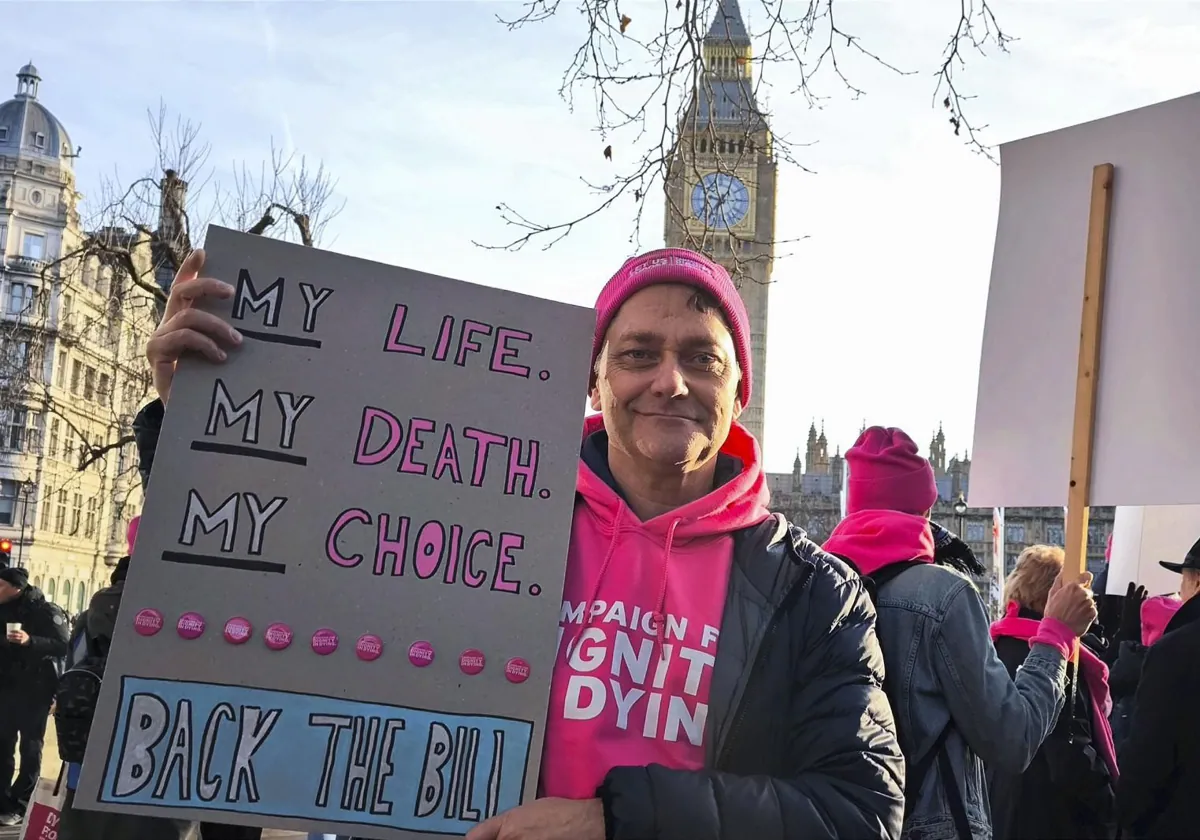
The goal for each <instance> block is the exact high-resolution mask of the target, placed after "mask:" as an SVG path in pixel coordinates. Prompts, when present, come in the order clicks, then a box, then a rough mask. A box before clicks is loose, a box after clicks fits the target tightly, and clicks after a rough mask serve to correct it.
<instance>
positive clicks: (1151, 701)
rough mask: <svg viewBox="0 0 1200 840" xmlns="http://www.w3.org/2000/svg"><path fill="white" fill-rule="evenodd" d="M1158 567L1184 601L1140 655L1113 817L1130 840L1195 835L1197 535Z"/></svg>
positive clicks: (1199, 743)
mask: <svg viewBox="0 0 1200 840" xmlns="http://www.w3.org/2000/svg"><path fill="white" fill-rule="evenodd" d="M1159 565H1160V566H1162V567H1163V568H1164V569H1169V570H1170V571H1172V572H1178V573H1179V575H1180V577H1181V580H1180V585H1179V595H1180V597H1181V598H1182V599H1183V606H1181V607H1180V608H1179V610H1178V611H1177V612H1176V613H1175V615H1174V616H1173V617H1172V618H1171V621H1170V622H1169V623H1168V624H1167V629H1166V631H1165V632H1164V633H1163V636H1162V638H1161V639H1159V640H1158V642H1157V643H1155V644H1154V645H1153V646H1152V647H1151V648H1149V650H1148V651H1147V652H1146V661H1145V665H1143V667H1142V678H1141V682H1140V683H1139V684H1138V691H1137V700H1136V703H1137V708H1136V710H1135V711H1134V714H1133V722H1132V723H1131V725H1130V729H1129V738H1128V740H1127V741H1126V742H1125V747H1124V749H1122V750H1121V753H1120V756H1119V759H1120V768H1121V779H1120V782H1119V784H1118V785H1117V816H1118V818H1119V819H1120V822H1121V826H1122V828H1123V829H1124V833H1123V834H1122V836H1123V837H1128V838H1155V839H1156V840H1157V838H1163V840H1170V838H1176V837H1179V838H1183V837H1196V836H1197V834H1198V829H1197V821H1196V805H1195V800H1194V799H1193V798H1192V797H1194V796H1195V792H1196V791H1197V790H1200V722H1197V720H1196V718H1195V716H1194V715H1192V714H1191V711H1192V710H1193V709H1195V708H1197V707H1198V706H1200V667H1198V664H1200V598H1196V597H1195V596H1196V594H1197V593H1200V540H1197V541H1196V543H1195V545H1193V546H1192V547H1191V550H1189V551H1188V553H1187V554H1186V555H1185V556H1184V558H1183V562H1181V563H1172V562H1167V561H1165V560H1163V561H1159Z"/></svg>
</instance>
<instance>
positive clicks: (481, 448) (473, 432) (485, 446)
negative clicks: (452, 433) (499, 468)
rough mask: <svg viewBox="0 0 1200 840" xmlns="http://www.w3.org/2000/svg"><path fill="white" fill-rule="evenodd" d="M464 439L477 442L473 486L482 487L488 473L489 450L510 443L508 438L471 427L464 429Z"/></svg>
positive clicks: (472, 477)
mask: <svg viewBox="0 0 1200 840" xmlns="http://www.w3.org/2000/svg"><path fill="white" fill-rule="evenodd" d="M463 437H465V438H470V439H471V440H473V441H475V467H474V469H473V470H472V471H471V486H472V487H482V486H483V479H484V475H485V474H486V472H487V460H488V453H489V450H490V449H491V447H492V446H493V445H495V446H504V445H505V444H506V443H508V438H507V437H505V436H504V435H497V434H493V433H492V432H485V431H484V430H483V429H472V428H471V427H470V426H468V427H467V428H465V429H463Z"/></svg>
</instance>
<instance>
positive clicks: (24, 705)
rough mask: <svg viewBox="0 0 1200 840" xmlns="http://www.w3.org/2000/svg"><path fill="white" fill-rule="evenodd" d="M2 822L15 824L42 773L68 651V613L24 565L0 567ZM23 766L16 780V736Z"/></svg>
mask: <svg viewBox="0 0 1200 840" xmlns="http://www.w3.org/2000/svg"><path fill="white" fill-rule="evenodd" d="M0 626H3V629H4V631H5V632H4V635H3V637H0V825H16V824H17V823H19V822H21V819H22V817H23V816H24V814H25V806H26V805H27V804H28V802H29V797H31V796H32V795H33V791H34V788H35V786H36V785H37V780H38V778H39V777H40V776H41V774H42V742H43V740H44V739H45V737H46V721H47V718H48V717H49V714H50V703H51V701H52V700H53V699H54V689H55V686H56V684H57V682H58V671H57V669H56V667H55V660H58V659H60V658H62V657H63V656H66V654H67V641H68V635H69V632H70V629H69V627H68V623H67V617H66V615H65V614H64V613H63V611H62V610H60V609H59V608H58V607H56V606H55V605H54V604H52V603H50V602H49V601H47V600H46V599H45V597H43V595H42V593H41V590H39V589H38V588H37V587H36V586H31V585H30V584H29V574H28V572H26V571H25V570H24V569H19V568H8V569H0ZM18 735H19V736H20V739H21V766H20V771H19V772H18V773H17V778H16V779H15V780H13V771H14V770H15V769H17V768H16V767H15V765H16V761H15V760H14V757H15V756H14V753H15V751H16V749H17V737H18Z"/></svg>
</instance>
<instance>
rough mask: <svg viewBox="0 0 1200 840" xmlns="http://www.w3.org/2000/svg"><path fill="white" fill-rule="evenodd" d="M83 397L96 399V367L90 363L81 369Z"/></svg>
mask: <svg viewBox="0 0 1200 840" xmlns="http://www.w3.org/2000/svg"><path fill="white" fill-rule="evenodd" d="M83 398H84V399H85V400H95V399H96V369H95V368H94V367H91V366H90V365H89V366H88V367H87V368H86V369H85V370H84V371H83Z"/></svg>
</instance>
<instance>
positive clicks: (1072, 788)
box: [988, 545, 1118, 840]
mask: <svg viewBox="0 0 1200 840" xmlns="http://www.w3.org/2000/svg"><path fill="white" fill-rule="evenodd" d="M1065 559H1066V555H1065V554H1064V553H1063V550H1062V549H1061V548H1058V547H1055V546H1047V545H1033V546H1030V547H1028V548H1026V549H1025V550H1024V551H1022V552H1021V556H1020V557H1018V558H1017V563H1016V565H1015V566H1014V567H1013V570H1012V572H1011V573H1010V574H1009V576H1008V581H1007V583H1006V584H1005V588H1004V599H1005V603H1007V605H1008V608H1007V610H1006V614H1005V616H1004V618H1002V619H1000V620H999V621H997V622H995V623H994V624H993V625H992V639H993V641H994V642H995V645H996V652H997V653H999V654H1000V660H1001V661H1002V662H1003V663H1004V665H1005V667H1006V668H1008V673H1009V674H1010V675H1011V676H1012V677H1013V678H1014V679H1016V677H1017V672H1018V671H1019V670H1020V668H1021V666H1022V665H1024V664H1025V660H1026V658H1028V656H1029V654H1030V645H1029V640H1030V639H1032V638H1033V637H1034V636H1036V635H1037V633H1038V630H1039V628H1040V627H1041V621H1042V617H1043V615H1044V614H1045V610H1046V600H1047V598H1048V597H1049V596H1050V590H1051V588H1052V587H1053V586H1054V581H1055V580H1057V579H1058V576H1059V575H1060V574H1061V573H1062V570H1063V563H1064V561H1065ZM1094 642H1095V640H1094V639H1093V637H1092V636H1091V634H1088V635H1085V636H1084V637H1083V644H1082V645H1081V646H1080V649H1079V662H1078V666H1077V668H1078V674H1079V675H1080V676H1081V677H1082V678H1081V679H1075V672H1076V667H1074V666H1073V667H1071V668H1069V669H1068V671H1067V683H1066V694H1067V697H1068V698H1073V702H1068V703H1066V704H1064V706H1063V709H1062V711H1061V712H1060V713H1059V715H1058V722H1057V723H1056V724H1055V726H1054V729H1052V730H1051V732H1050V734H1049V735H1048V736H1047V737H1046V740H1045V741H1043V742H1042V746H1041V748H1040V749H1039V750H1038V751H1037V754H1036V755H1035V756H1034V757H1033V761H1031V762H1030V764H1029V767H1027V768H1026V769H1025V772H1024V773H1012V772H1003V771H999V770H997V769H994V768H989V772H988V789H989V792H990V794H991V802H992V828H993V835H992V836H993V837H995V838H996V840H1059V838H1063V837H1071V838H1076V840H1108V838H1112V837H1114V836H1115V835H1116V813H1115V796H1116V794H1115V787H1116V782H1117V778H1118V773H1117V755H1116V750H1115V749H1114V747H1113V739H1112V732H1111V731H1110V729H1109V724H1108V716H1109V711H1110V709H1111V707H1112V701H1111V700H1110V698H1109V690H1108V666H1106V665H1105V664H1104V662H1103V661H1101V659H1100V657H1099V656H1098V655H1097V652H1096V650H1095V648H1094V646H1093V645H1094ZM1072 682H1074V686H1072Z"/></svg>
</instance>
